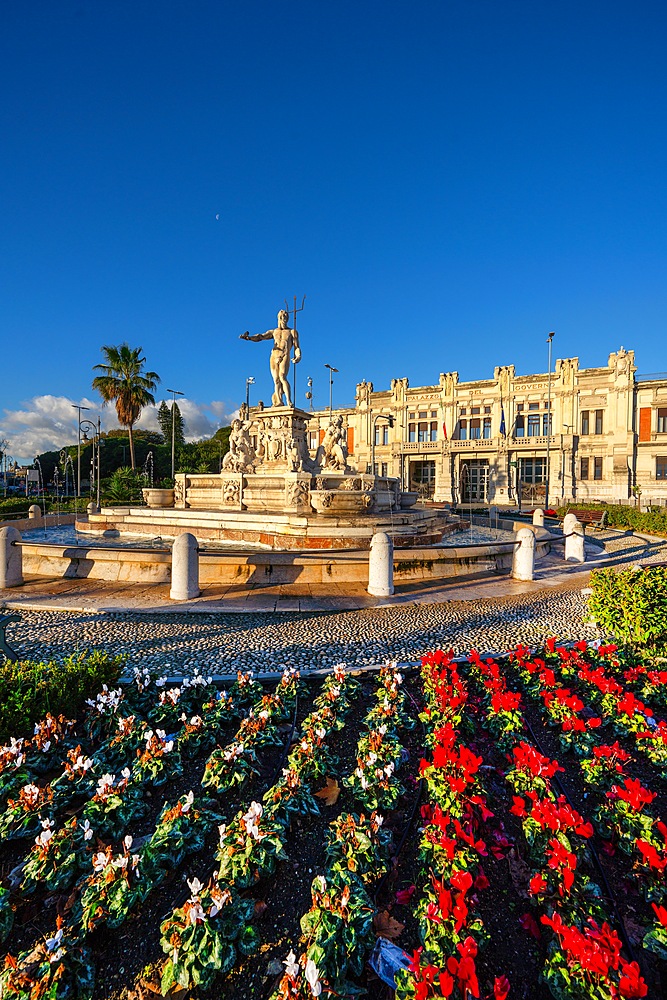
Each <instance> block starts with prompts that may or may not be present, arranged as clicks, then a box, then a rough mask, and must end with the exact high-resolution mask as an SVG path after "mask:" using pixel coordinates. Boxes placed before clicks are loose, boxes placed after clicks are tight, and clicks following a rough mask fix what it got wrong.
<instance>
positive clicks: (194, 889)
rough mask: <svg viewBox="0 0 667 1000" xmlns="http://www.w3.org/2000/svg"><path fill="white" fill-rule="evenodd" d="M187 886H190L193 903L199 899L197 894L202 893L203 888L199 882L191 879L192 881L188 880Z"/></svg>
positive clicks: (196, 879)
mask: <svg viewBox="0 0 667 1000" xmlns="http://www.w3.org/2000/svg"><path fill="white" fill-rule="evenodd" d="M188 885H189V886H190V892H191V893H192V902H193V903H194V902H195V900H197V899H199V893H200V892H201V891H202V889H203V888H204V886H203V884H202V883H201V882H200V881H199V879H198V878H193V879H192V881H190V879H188Z"/></svg>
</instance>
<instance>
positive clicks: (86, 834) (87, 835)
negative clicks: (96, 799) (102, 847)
mask: <svg viewBox="0 0 667 1000" xmlns="http://www.w3.org/2000/svg"><path fill="white" fill-rule="evenodd" d="M81 829H82V830H83V839H84V840H91V839H92V836H93V828H92V826H91V825H90V823H89V822H88V820H87V819H85V820H84V821H83V823H82V824H81Z"/></svg>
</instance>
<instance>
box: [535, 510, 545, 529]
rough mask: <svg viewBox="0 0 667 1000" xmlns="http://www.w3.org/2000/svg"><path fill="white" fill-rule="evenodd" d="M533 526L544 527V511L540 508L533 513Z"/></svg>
mask: <svg viewBox="0 0 667 1000" xmlns="http://www.w3.org/2000/svg"><path fill="white" fill-rule="evenodd" d="M533 524H535V525H537V527H538V528H543V527H544V511H543V510H542V509H541V508H540V507H538V508H537V510H534V511H533Z"/></svg>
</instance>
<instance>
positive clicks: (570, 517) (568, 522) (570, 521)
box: [563, 512, 579, 535]
mask: <svg viewBox="0 0 667 1000" xmlns="http://www.w3.org/2000/svg"><path fill="white" fill-rule="evenodd" d="M578 523H579V522H578V520H577V515H576V514H573V513H572V512H570V513H569V514H566V515H565V517H564V518H563V534H564V535H569V534H570V532H571V531H572V528H573V526H574V525H575V524H578Z"/></svg>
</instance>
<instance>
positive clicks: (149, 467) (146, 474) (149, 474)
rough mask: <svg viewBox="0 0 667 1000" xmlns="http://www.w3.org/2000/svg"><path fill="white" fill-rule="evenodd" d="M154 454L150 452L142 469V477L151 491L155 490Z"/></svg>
mask: <svg viewBox="0 0 667 1000" xmlns="http://www.w3.org/2000/svg"><path fill="white" fill-rule="evenodd" d="M153 472H154V470H153V452H152V451H149V452H148V454H147V455H146V461H145V462H144V464H143V466H142V467H141V475H142V478H143V479H144V482H145V483H146V486H147V487H148V488H149V489H153Z"/></svg>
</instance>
